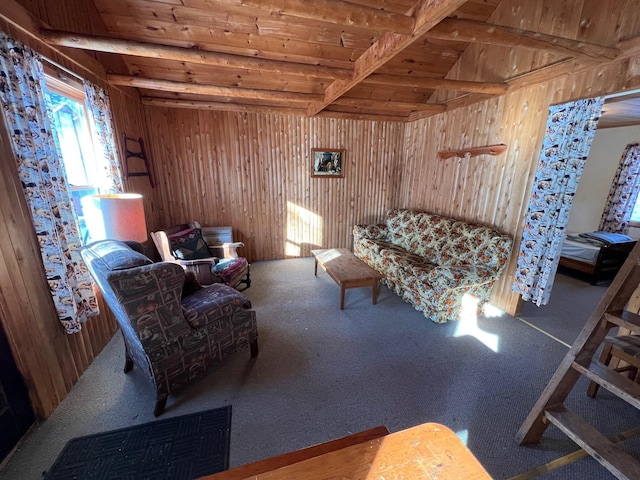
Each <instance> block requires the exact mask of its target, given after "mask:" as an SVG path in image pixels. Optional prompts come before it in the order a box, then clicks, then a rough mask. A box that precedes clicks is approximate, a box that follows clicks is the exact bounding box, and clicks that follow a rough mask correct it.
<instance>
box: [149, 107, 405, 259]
mask: <svg viewBox="0 0 640 480" xmlns="http://www.w3.org/2000/svg"><path fill="white" fill-rule="evenodd" d="M147 124H148V127H149V138H150V142H149V144H150V145H151V150H152V152H153V157H154V158H155V160H156V164H155V167H156V168H157V171H158V177H159V182H158V183H159V185H158V186H157V188H156V192H155V193H156V195H155V200H154V203H155V205H156V206H157V208H158V217H159V223H158V227H159V228H163V227H168V226H170V225H173V224H175V223H182V222H185V221H188V220H198V221H200V222H201V223H202V224H204V225H232V226H233V234H234V239H235V240H237V241H243V242H245V244H246V247H245V248H244V249H243V251H242V253H243V255H246V256H247V257H248V258H249V260H250V261H251V260H271V259H279V258H286V257H292V256H309V255H310V252H309V251H310V250H311V249H312V248H324V247H350V246H351V242H352V233H351V232H352V229H353V225H354V224H356V223H364V222H370V221H377V220H379V219H380V218H382V216H383V214H384V212H385V211H386V209H388V208H390V207H392V206H395V205H394V203H393V198H394V194H395V190H396V188H397V177H398V175H399V172H398V169H397V161H398V159H399V158H401V156H402V149H403V146H402V142H403V132H404V126H403V124H400V123H386V122H370V121H355V120H338V119H326V118H308V117H301V116H285V115H263V114H254V113H251V114H245V113H230V112H213V111H193V110H180V109H163V108H154V107H147ZM312 148H331V149H334V148H344V149H346V154H345V158H344V172H345V178H311V163H310V162H311V160H310V155H311V149H312Z"/></svg>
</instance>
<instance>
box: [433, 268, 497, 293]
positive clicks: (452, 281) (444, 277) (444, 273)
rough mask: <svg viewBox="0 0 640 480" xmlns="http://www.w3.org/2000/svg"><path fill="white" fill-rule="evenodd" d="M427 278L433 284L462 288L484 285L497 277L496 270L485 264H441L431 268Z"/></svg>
mask: <svg viewBox="0 0 640 480" xmlns="http://www.w3.org/2000/svg"><path fill="white" fill-rule="evenodd" d="M425 277H426V278H425V279H424V280H426V281H427V282H429V283H430V284H431V285H440V286H441V287H443V288H461V287H471V286H475V285H482V284H483V283H488V282H491V281H493V280H495V278H496V271H495V269H493V268H491V267H487V266H485V265H439V266H437V267H435V268H434V269H432V270H430V271H429V272H428V273H427V274H426V275H425Z"/></svg>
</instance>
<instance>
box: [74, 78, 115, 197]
mask: <svg viewBox="0 0 640 480" xmlns="http://www.w3.org/2000/svg"><path fill="white" fill-rule="evenodd" d="M83 83H84V92H85V95H86V96H87V108H88V109H89V112H90V113H91V119H92V124H93V130H94V133H95V135H94V137H95V138H97V140H98V142H97V143H98V145H96V146H95V147H96V160H97V164H98V168H99V170H100V172H101V173H103V175H100V177H101V180H100V182H101V183H100V185H99V188H100V191H101V192H104V193H120V192H122V191H123V188H122V175H121V174H120V162H119V160H118V148H117V146H116V143H115V135H114V132H115V128H114V126H113V118H112V117H111V103H110V102H109V94H108V93H107V92H106V91H105V90H104V89H102V88H100V87H99V86H97V85H94V84H93V83H91V82H89V81H87V80H85V81H84V82H83Z"/></svg>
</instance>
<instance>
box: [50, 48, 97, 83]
mask: <svg viewBox="0 0 640 480" xmlns="http://www.w3.org/2000/svg"><path fill="white" fill-rule="evenodd" d="M39 55H40V58H42V60H43V61H44V62H47V63H48V64H49V65H51V66H52V67H55V68H57V69H58V70H62V71H63V72H64V73H66V74H69V75H71V76H72V77H73V78H75V79H76V80H80V81H81V82H84V81H85V80H86V79H85V78H83V77H81V76H80V75H78V74H77V73H75V72H73V71H71V70H69V69H68V68H66V67H63V66H62V65H60V64H59V63H57V62H55V61H53V60H51V59H50V58H47V57H45V56H43V55H42V54H39Z"/></svg>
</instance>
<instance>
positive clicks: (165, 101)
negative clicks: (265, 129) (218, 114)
mask: <svg viewBox="0 0 640 480" xmlns="http://www.w3.org/2000/svg"><path fill="white" fill-rule="evenodd" d="M142 103H143V104H144V105H150V106H153V107H167V108H189V109H195V110H216V111H225V112H257V113H269V114H278V115H306V112H305V109H304V108H290V107H268V106H264V105H241V104H237V103H227V102H208V101H200V100H178V99H171V98H160V97H142Z"/></svg>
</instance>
